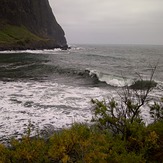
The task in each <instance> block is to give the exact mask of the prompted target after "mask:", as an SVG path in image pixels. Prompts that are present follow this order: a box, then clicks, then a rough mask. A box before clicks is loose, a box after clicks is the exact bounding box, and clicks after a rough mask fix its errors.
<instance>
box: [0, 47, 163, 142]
mask: <svg viewBox="0 0 163 163" xmlns="http://www.w3.org/2000/svg"><path fill="white" fill-rule="evenodd" d="M156 65H157V69H156V72H155V74H154V80H155V81H156V82H157V83H158V85H157V87H156V88H155V89H154V90H153V92H152V93H151V94H150V96H151V97H153V98H160V97H161V96H162V90H163V46H161V45H158V46H156V45H155V46H151V45H150V46H149V45H73V46H72V48H71V49H69V50H67V51H63V50H60V49H54V50H26V51H3V52H0V139H4V138H5V139H6V138H8V137H11V136H19V135H21V134H23V133H24V132H25V130H26V129H27V125H28V124H29V121H30V122H31V123H32V124H34V125H35V126H38V127H39V128H40V129H44V128H46V127H47V126H50V127H52V128H54V129H60V128H63V127H69V126H71V125H72V123H74V122H86V123H89V122H90V120H91V118H92V111H91V108H92V104H91V102H90V101H91V99H110V98H115V99H116V98H117V99H118V96H119V95H118V94H119V93H118V92H120V91H121V89H122V87H123V86H124V85H126V84H128V85H130V84H131V83H132V82H133V81H134V80H135V79H136V78H138V76H137V73H138V74H140V75H141V76H142V77H143V78H144V79H149V77H150V74H151V69H152V67H153V66H156ZM142 115H143V117H144V121H146V122H148V121H149V114H148V110H146V109H145V108H144V110H143V111H142Z"/></svg>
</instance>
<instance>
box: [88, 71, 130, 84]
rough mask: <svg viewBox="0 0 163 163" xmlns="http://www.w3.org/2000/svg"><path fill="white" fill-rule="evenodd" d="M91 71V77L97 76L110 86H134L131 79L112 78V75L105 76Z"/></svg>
mask: <svg viewBox="0 0 163 163" xmlns="http://www.w3.org/2000/svg"><path fill="white" fill-rule="evenodd" d="M89 71H90V75H93V74H96V75H97V77H98V79H99V80H100V81H102V82H106V83H107V84H108V85H111V86H114V87H124V86H126V85H131V84H132V80H131V79H124V78H119V77H115V76H111V75H108V74H104V73H101V72H99V71H96V70H89Z"/></svg>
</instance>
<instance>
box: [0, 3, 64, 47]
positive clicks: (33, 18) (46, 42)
mask: <svg viewBox="0 0 163 163" xmlns="http://www.w3.org/2000/svg"><path fill="white" fill-rule="evenodd" d="M58 47H60V48H64V49H66V48H67V42H66V39H65V34H64V31H63V29H62V28H61V26H60V25H59V24H58V23H57V21H56V19H55V17H54V15H53V13H52V10H51V8H50V5H49V2H48V0H0V49H1V50H5V49H27V48H30V49H43V48H58Z"/></svg>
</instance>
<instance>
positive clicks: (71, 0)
mask: <svg viewBox="0 0 163 163" xmlns="http://www.w3.org/2000/svg"><path fill="white" fill-rule="evenodd" d="M49 1H50V4H51V7H52V9H53V12H54V14H55V16H56V18H57V20H58V22H59V24H61V26H62V27H63V29H64V30H65V33H66V37H67V39H68V42H69V43H70V44H71V43H106V44H107V43H109V44H130V43H133V44H134V43H136V44H163V37H162V35H163V20H162V18H163V1H162V0H136V1H135V0H49Z"/></svg>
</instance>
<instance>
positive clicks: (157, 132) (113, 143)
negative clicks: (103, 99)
mask: <svg viewBox="0 0 163 163" xmlns="http://www.w3.org/2000/svg"><path fill="white" fill-rule="evenodd" d="M133 127H134V126H133ZM133 131H134V132H133V134H131V136H130V137H129V138H128V140H123V139H122V137H121V136H120V135H113V134H112V133H111V132H109V131H107V130H100V129H99V128H98V126H96V125H94V126H91V127H88V126H87V125H84V124H74V125H73V126H72V127H71V128H70V129H65V130H62V131H59V132H56V133H54V134H53V135H52V136H51V137H50V138H49V139H48V140H45V139H42V138H40V137H37V136H36V137H34V138H30V137H29V135H27V136H24V137H23V138H22V139H21V140H16V139H13V140H12V141H11V144H10V146H9V147H5V146H3V145H0V162H1V163H18V162H20V163H21V162H25V163H51V162H52V163H53V162H58V163H59V162H63V163H66V162H79V163H80V162H82V163H83V162H86V163H87V162H88V163H94V162H99V163H105V162H106V163H107V162H115V163H126V162H134V163H141V162H162V161H163V159H162V158H163V121H158V122H155V123H153V124H151V125H149V126H148V127H145V126H142V127H140V129H138V128H137V131H136V130H133Z"/></svg>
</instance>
